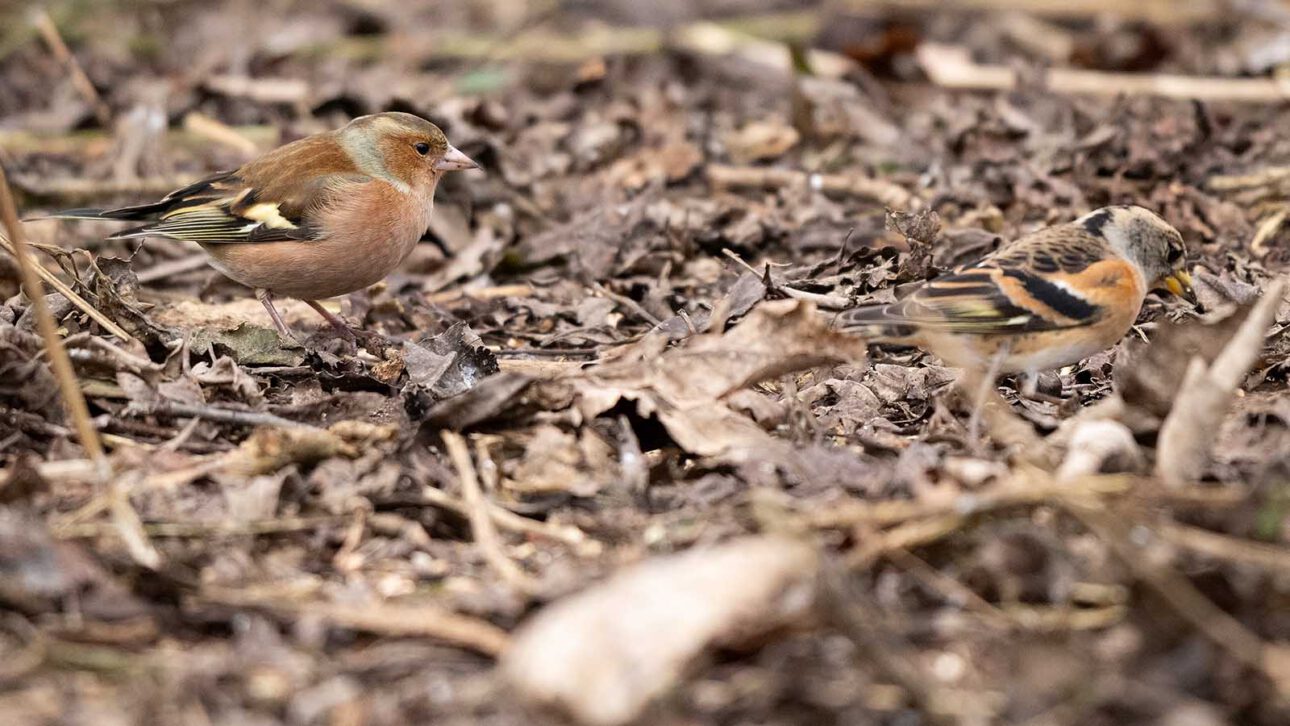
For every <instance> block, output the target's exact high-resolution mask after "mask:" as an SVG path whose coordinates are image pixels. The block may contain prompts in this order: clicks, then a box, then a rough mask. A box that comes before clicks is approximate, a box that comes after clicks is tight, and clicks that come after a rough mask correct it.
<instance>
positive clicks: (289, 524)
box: [54, 515, 349, 539]
mask: <svg viewBox="0 0 1290 726" xmlns="http://www.w3.org/2000/svg"><path fill="white" fill-rule="evenodd" d="M348 520H349V517H348V516H333V515H327V516H321V517H285V518H284V517H279V518H275V519H256V520H251V521H249V522H228V521H219V522H146V523H144V525H143V531H145V532H147V533H148V535H149V536H151V537H175V538H189V537H200V538H210V537H245V536H251V537H258V536H263V535H269V534H286V533H288V532H304V531H308V530H313V529H317V528H319V527H326V526H328V525H333V524H343V523H345V522H346V521H348ZM115 532H116V529H115V528H114V527H113V526H112V525H110V524H104V523H101V522H85V523H81V524H68V525H64V526H61V527H58V528H57V529H56V531H55V532H54V535H55V536H56V537H59V538H60V539H87V538H92V537H102V536H104V535H109V534H114V533H115Z"/></svg>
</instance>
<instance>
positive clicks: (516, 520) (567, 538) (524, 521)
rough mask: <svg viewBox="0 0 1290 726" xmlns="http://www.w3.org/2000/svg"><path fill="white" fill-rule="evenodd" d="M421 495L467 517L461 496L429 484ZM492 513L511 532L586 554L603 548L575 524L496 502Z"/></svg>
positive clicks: (489, 504) (435, 503) (491, 504)
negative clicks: (527, 514)
mask: <svg viewBox="0 0 1290 726" xmlns="http://www.w3.org/2000/svg"><path fill="white" fill-rule="evenodd" d="M421 496H422V497H424V498H425V500H426V501H427V503H429V504H432V505H434V506H436V507H441V508H443V509H447V510H449V511H452V512H456V513H457V514H460V515H462V516H463V517H465V516H467V508H466V505H465V504H464V503H463V502H462V501H461V500H460V499H458V498H456V497H454V496H452V495H451V494H449V493H448V492H445V491H443V490H442V489H435V488H434V487H432V486H428V485H427V486H425V487H422V489H421ZM488 514H489V516H491V517H492V518H493V522H494V523H495V524H496V525H497V526H498V527H501V528H502V529H505V530H509V531H511V532H518V533H521V534H526V535H531V536H534V537H542V538H545V539H553V540H555V541H557V542H563V543H564V544H566V545H569V546H571V547H574V548H576V549H578V550H579V552H580V553H581V554H585V555H595V554H597V553H599V551H600V543H599V542H597V541H595V540H593V539H590V538H588V537H587V535H586V533H584V532H583V531H582V530H580V529H578V528H577V527H574V526H572V525H559V524H552V523H551V522H542V521H539V520H536V519H529V518H528V517H522V516H520V515H518V514H516V513H515V512H512V511H511V510H509V509H506V508H505V507H502V506H501V505H499V504H497V503H495V502H492V501H489V502H488Z"/></svg>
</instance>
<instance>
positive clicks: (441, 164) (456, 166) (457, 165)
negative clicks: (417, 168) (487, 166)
mask: <svg viewBox="0 0 1290 726" xmlns="http://www.w3.org/2000/svg"><path fill="white" fill-rule="evenodd" d="M434 168H435V171H465V170H466V169H478V168H479V164H476V163H475V162H474V160H472V159H471V158H470V157H469V156H466V155H465V154H463V153H461V151H460V150H459V149H458V148H457V147H455V146H453V145H451V144H449V145H448V151H447V153H445V154H444V155H443V158H442V159H440V160H439V161H436V162H435V163H434Z"/></svg>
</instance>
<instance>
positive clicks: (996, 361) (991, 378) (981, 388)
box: [968, 342, 1012, 448]
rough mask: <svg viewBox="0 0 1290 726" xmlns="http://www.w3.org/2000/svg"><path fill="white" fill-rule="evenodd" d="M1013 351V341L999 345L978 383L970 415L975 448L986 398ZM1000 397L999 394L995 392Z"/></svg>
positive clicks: (970, 426) (979, 435)
mask: <svg viewBox="0 0 1290 726" xmlns="http://www.w3.org/2000/svg"><path fill="white" fill-rule="evenodd" d="M1011 352H1012V343H1007V342H1005V343H1004V344H1003V345H1001V346H999V350H998V351H996V352H995V354H994V355H993V356H992V357H991V358H990V366H989V367H988V368H986V371H985V376H984V377H982V378H981V380H980V381H979V382H978V383H977V389H976V395H975V396H974V397H973V400H972V415H971V416H969V417H968V441H969V442H971V444H972V446H973V447H974V448H976V447H978V446H979V444H980V442H981V413H982V411H983V409H985V407H986V399H987V398H989V396H990V391H992V390H994V386H995V382H996V381H997V380H999V371H1001V370H1002V369H1003V362H1004V361H1005V360H1007V359H1008V354H1009V353H1011ZM995 397H996V398H997V397H998V394H997V393H996V394H995Z"/></svg>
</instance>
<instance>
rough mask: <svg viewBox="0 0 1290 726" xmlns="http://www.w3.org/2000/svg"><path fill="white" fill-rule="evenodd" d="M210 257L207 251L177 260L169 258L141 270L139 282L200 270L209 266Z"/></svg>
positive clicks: (153, 280)
mask: <svg viewBox="0 0 1290 726" xmlns="http://www.w3.org/2000/svg"><path fill="white" fill-rule="evenodd" d="M209 259H210V257H209V256H208V255H207V254H206V253H205V252H198V253H197V254H194V255H189V256H187V257H180V258H179V259H177V260H167V261H165V262H161V263H158V264H156V265H153V266H152V267H149V268H148V269H146V270H140V271H139V274H138V279H139V282H141V283H145V284H146V283H149V282H156V281H157V280H164V279H166V278H167V277H170V276H172V275H182V274H183V273H185V272H191V271H193V270H200V269H202V268H204V267H206V266H207V260H209Z"/></svg>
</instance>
